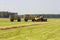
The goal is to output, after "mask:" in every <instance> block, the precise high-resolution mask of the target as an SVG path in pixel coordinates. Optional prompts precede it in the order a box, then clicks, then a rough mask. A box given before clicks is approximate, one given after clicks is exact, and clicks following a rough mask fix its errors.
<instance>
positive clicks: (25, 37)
mask: <svg viewBox="0 0 60 40" xmlns="http://www.w3.org/2000/svg"><path fill="white" fill-rule="evenodd" d="M34 23H37V22H31V21H30V20H29V21H28V22H24V21H23V20H22V21H21V22H16V21H15V22H10V21H9V19H0V27H5V26H14V25H22V24H34ZM40 23H42V24H40V25H35V26H27V27H20V28H14V29H8V30H0V40H60V19H58V18H51V19H48V22H47V23H45V22H40Z"/></svg>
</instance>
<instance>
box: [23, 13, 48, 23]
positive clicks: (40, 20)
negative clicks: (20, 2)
mask: <svg viewBox="0 0 60 40" xmlns="http://www.w3.org/2000/svg"><path fill="white" fill-rule="evenodd" d="M24 20H25V21H26V22H27V21H28V20H32V22H47V18H44V17H43V16H40V17H37V16H30V15H29V14H25V15H24Z"/></svg>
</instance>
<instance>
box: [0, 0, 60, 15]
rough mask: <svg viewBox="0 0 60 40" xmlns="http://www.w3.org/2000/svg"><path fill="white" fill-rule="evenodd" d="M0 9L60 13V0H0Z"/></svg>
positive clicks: (19, 11)
mask: <svg viewBox="0 0 60 40" xmlns="http://www.w3.org/2000/svg"><path fill="white" fill-rule="evenodd" d="M0 11H10V12H18V13H19V14H26V13H29V14H30V13H31V14H34V13H35V14H36V13H37V14H39V13H43V14H46V13H49V14H50V13H53V14H57V13H58V14H59V13H60V0H0Z"/></svg>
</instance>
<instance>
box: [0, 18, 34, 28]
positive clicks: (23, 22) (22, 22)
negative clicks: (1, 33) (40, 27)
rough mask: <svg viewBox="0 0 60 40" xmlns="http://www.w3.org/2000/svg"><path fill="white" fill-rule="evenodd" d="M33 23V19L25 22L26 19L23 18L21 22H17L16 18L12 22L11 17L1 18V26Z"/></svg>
mask: <svg viewBox="0 0 60 40" xmlns="http://www.w3.org/2000/svg"><path fill="white" fill-rule="evenodd" d="M29 23H33V22H32V21H31V20H29V22H25V21H24V19H22V21H21V22H17V20H14V22H11V21H10V19H8V18H7V19H4V18H0V27H5V26H14V25H17V26H18V25H21V24H29Z"/></svg>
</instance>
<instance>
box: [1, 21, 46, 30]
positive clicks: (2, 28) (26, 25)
mask: <svg viewBox="0 0 60 40" xmlns="http://www.w3.org/2000/svg"><path fill="white" fill-rule="evenodd" d="M43 23H47V22H42V23H41V22H36V23H34V24H22V25H15V26H6V27H0V30H7V29H12V28H20V27H28V26H35V25H41V24H43Z"/></svg>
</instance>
